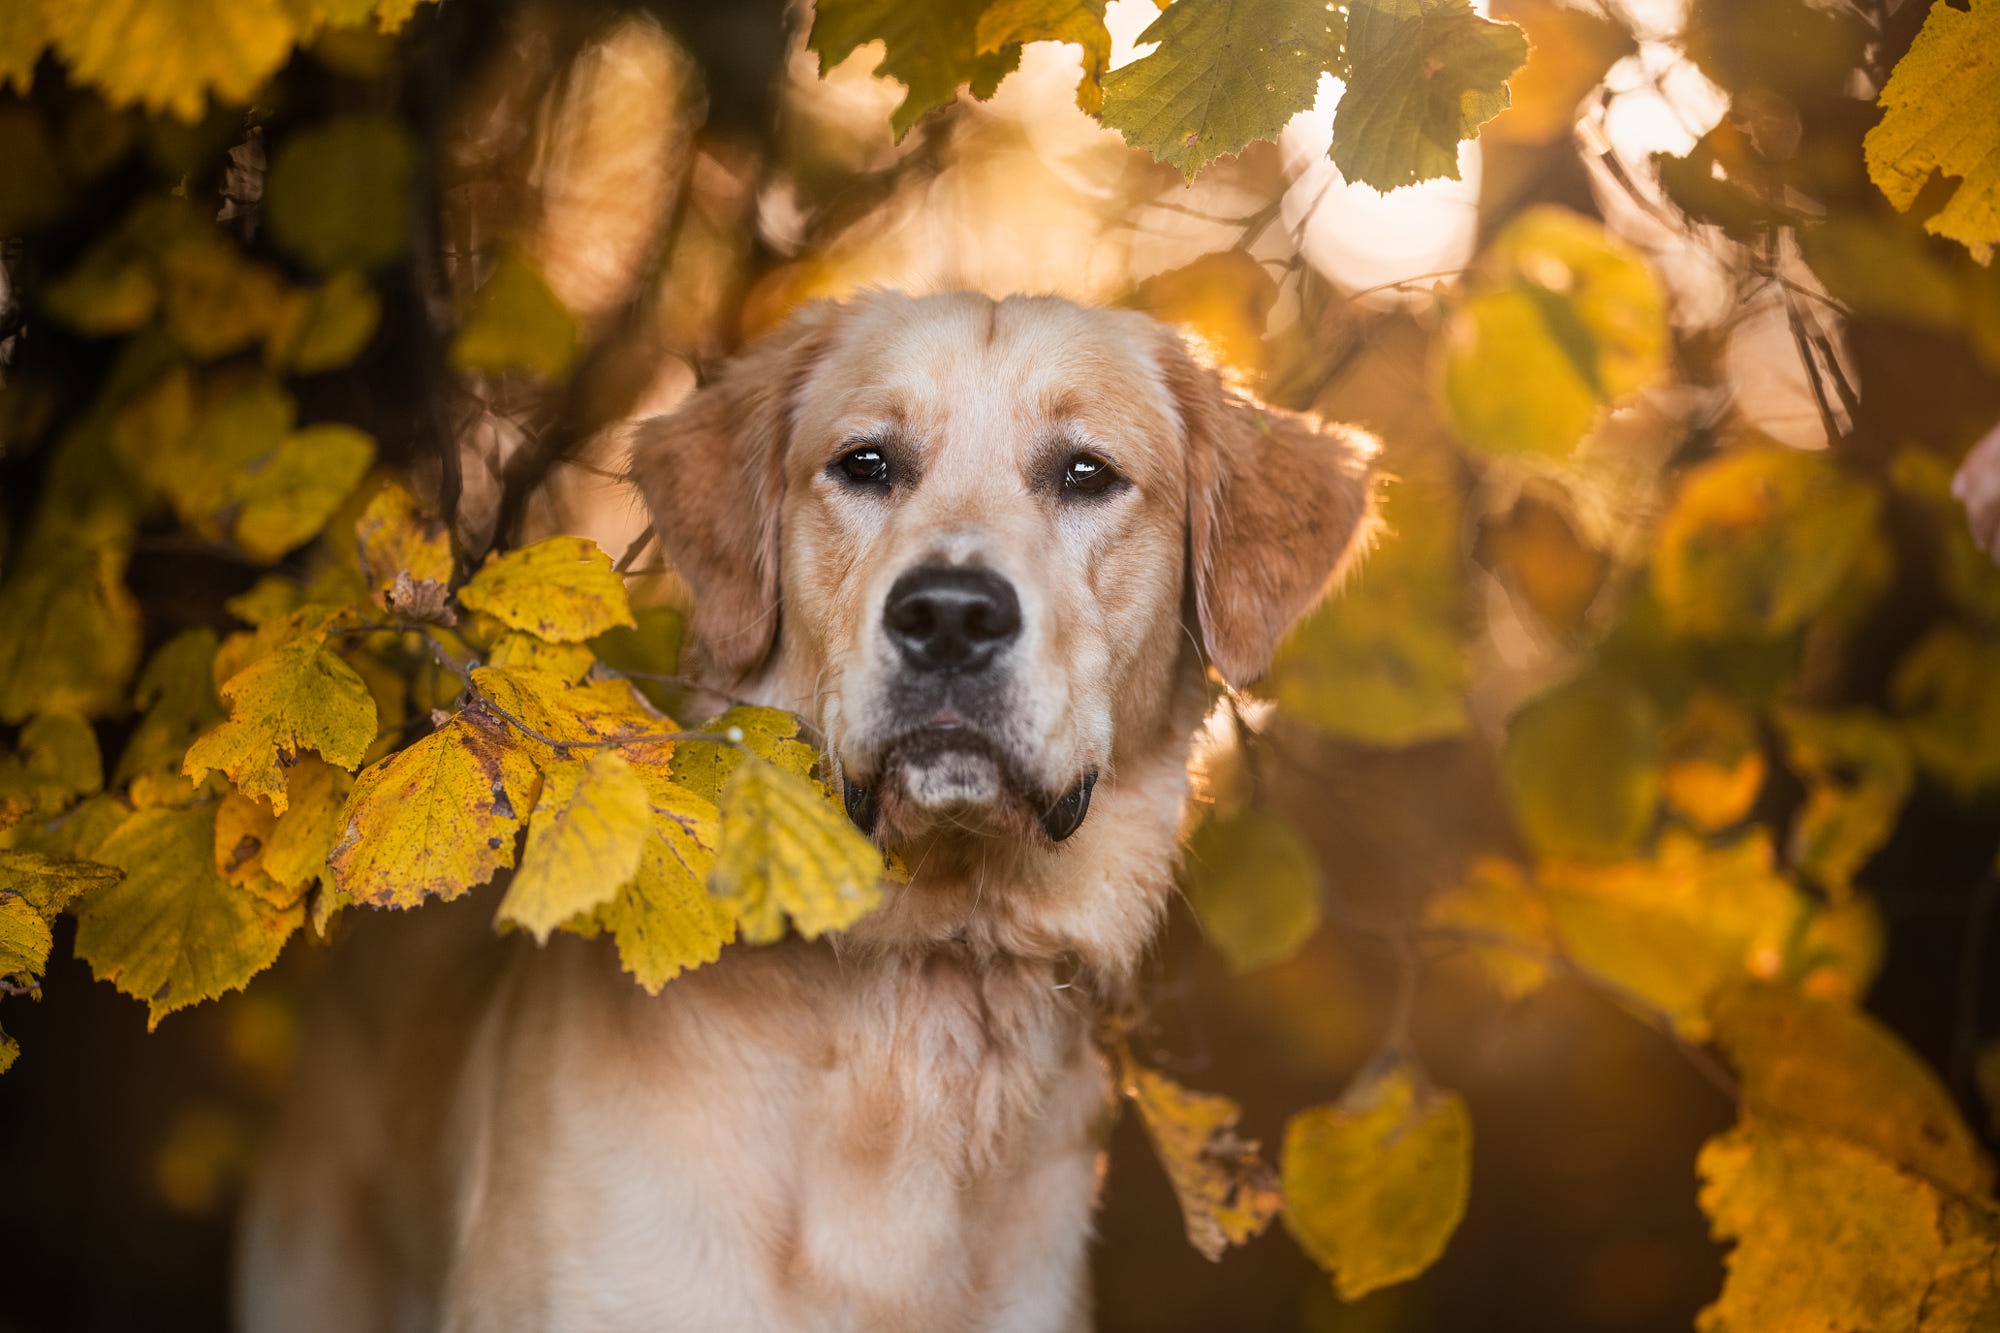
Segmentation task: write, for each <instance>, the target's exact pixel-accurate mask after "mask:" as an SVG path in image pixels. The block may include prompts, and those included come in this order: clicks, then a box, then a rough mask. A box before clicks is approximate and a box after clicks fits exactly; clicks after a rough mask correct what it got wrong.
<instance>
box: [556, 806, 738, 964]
mask: <svg viewBox="0 0 2000 1333" xmlns="http://www.w3.org/2000/svg"><path fill="white" fill-rule="evenodd" d="M639 778H640V781H641V782H643V783H644V784H645V787H646V796H647V801H648V805H649V808H650V811H651V817H652V830H651V833H650V835H649V836H648V837H647V838H646V840H645V843H644V845H643V848H642V850H641V853H640V857H639V871H638V873H637V874H636V875H634V876H633V877H632V880H631V882H630V883H628V884H626V885H625V886H624V887H623V888H621V889H620V890H618V892H617V893H616V894H615V895H613V896H612V898H611V900H610V901H609V902H607V903H605V904H604V905H603V906H601V907H599V908H598V909H597V911H596V912H595V913H594V914H593V916H592V924H594V925H595V926H597V927H600V928H602V929H604V930H607V931H609V932H610V933H611V936H612V938H613V939H614V940H616V941H617V944H618V958H619V961H620V962H622V963H623V964H624V965H625V970H626V971H627V972H630V973H631V974H632V976H633V977H634V978H635V979H636V980H637V981H638V983H639V984H640V985H641V986H643V987H645V988H646V991H647V993H648V994H653V995H657V994H658V993H659V991H660V987H662V986H664V985H665V984H666V983H667V982H669V981H671V980H672V979H673V978H674V977H676V976H678V975H680V973H681V972H682V971H684V970H685V969H687V968H691V967H700V966H701V965H702V964H704V963H712V962H714V961H715V960H716V959H717V958H719V957H720V956H721V955H722V946H723V945H725V944H727V943H728V942H729V941H730V940H732V939H734V938H735V937H736V914H735V912H733V911H732V910H731V909H730V907H729V905H728V904H726V903H724V902H722V901H721V900H720V899H718V898H716V897H715V895H713V894H711V893H710V892H709V891H708V879H709V874H710V872H711V871H712V870H713V869H714V866H715V848H716V845H717V844H718V843H719V842H720V840H721V826H720V821H721V814H720V812H719V811H717V810H716V808H715V806H714V804H713V803H712V802H710V801H707V800H705V799H703V798H702V797H700V796H697V795H695V794H694V793H693V792H691V791H689V790H687V789H686V788H685V787H681V786H678V785H676V784H675V783H672V782H669V781H667V780H666V778H665V776H664V775H663V774H661V773H660V772H659V771H658V770H657V769H654V768H650V767H641V768H640V770H639Z"/></svg>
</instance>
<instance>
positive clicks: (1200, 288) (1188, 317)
mask: <svg viewBox="0 0 2000 1333" xmlns="http://www.w3.org/2000/svg"><path fill="white" fill-rule="evenodd" d="M1277 300H1278V284H1277V282H1276V281H1275V280H1274V279H1273V278H1272V277H1271V274H1270V272H1269V270H1267V269H1266V268H1265V267H1264V265H1262V264H1260V263H1258V262H1257V261H1256V260H1255V259H1253V258H1251V257H1250V256H1249V255H1248V254H1246V253H1244V252H1243V251H1241V250H1222V251H1218V252H1217V253H1215V254H1209V255H1203V256H1202V257H1201V258H1199V259H1197V260H1195V261H1194V262H1193V263H1190V264H1183V265H1182V266H1181V267H1179V268H1175V269H1168V270H1167V271H1166V272H1164V273H1155V274H1154V275H1153V276H1152V277H1150V278H1147V279H1146V280H1145V281H1144V282H1142V283H1140V284H1139V286H1138V288H1137V289H1136V290H1135V291H1134V292H1133V293H1132V300H1131V303H1132V305H1133V306H1135V307H1136V308H1138V309H1140V310H1144V311H1146V312H1147V313H1148V314H1150V315H1152V316H1153V318H1155V319H1158V320H1163V321H1165V322H1166V323H1169V324H1174V325H1177V326H1179V327H1180V328H1182V329H1183V330H1186V331H1188V332H1190V333H1192V334H1193V335H1194V336H1195V337H1196V338H1198V339H1200V341H1201V344H1202V346H1203V347H1204V348H1206V349H1208V350H1211V351H1213V352H1214V353H1215V355H1216V356H1218V357H1219V358H1220V359H1221V360H1222V361H1223V362H1224V363H1226V364H1228V365H1231V366H1236V367H1240V368H1242V369H1245V370H1251V371H1255V370H1257V369H1259V368H1260V367H1262V366H1263V364H1264V328H1265V325H1266V323H1267V322H1268V321H1269V319H1270V316H1271V307H1272V306H1273V305H1275V304H1276V303H1277Z"/></svg>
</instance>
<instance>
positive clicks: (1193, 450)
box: [1161, 335, 1376, 688]
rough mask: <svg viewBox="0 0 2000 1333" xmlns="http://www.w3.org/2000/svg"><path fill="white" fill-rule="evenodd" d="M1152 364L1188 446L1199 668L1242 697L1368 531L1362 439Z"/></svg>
mask: <svg viewBox="0 0 2000 1333" xmlns="http://www.w3.org/2000/svg"><path fill="white" fill-rule="evenodd" d="M1168 343H1169V345H1168V346H1167V348H1166V349H1165V351H1164V352H1163V354H1162V358H1161V359H1162V364H1163V366H1164V369H1165V372H1166V378H1167V385H1168V388H1169V389H1170V390H1171V391H1172V393H1173V395H1174V398H1175V400H1176V401H1177V402H1178V403H1179V405H1180V410H1181V419H1182V421H1183V422H1184V423H1185V426H1186V430H1187V443H1188V468H1187V476H1188V507H1187V521H1188V555H1189V571H1188V577H1189V578H1190V579H1191V580H1192V581H1193V583H1194V602H1195V611H1196V614H1197V616H1198V617H1199V618H1200V621H1201V640H1202V644H1203V646H1204V647H1205V648H1206V649H1207V651H1208V659H1209V661H1210V662H1211V663H1213V664H1214V666H1215V669H1216V670H1217V671H1218V672H1220V673H1221V674H1222V678H1223V679H1224V680H1226V681H1228V682H1229V684H1230V685H1232V686H1235V687H1238V688H1241V687H1242V686H1245V685H1248V684H1249V683H1250V682H1252V681H1254V680H1256V679H1257V678H1258V677H1259V676H1262V675H1263V674H1264V672H1265V671H1266V670H1267V669H1269V667H1270V665H1271V654H1272V653H1273V652H1274V651H1276V649H1277V646H1278V640H1279V639H1280V638H1282V637H1283V636H1284V633H1285V631H1286V630H1288V629H1290V628H1291V627H1292V625H1293V623H1294V622H1296V621H1297V620H1298V619H1299V618H1300V617H1301V616H1303V615H1304V614H1305V613H1306V612H1307V611H1309V610H1310V609H1312V607H1313V605H1314V604H1315V603H1317V602H1318V601H1319V599H1320V597H1321V596H1322V595H1323V594H1324V593H1325V592H1326V590H1327V589H1328V588H1329V587H1330V586H1331V585H1332V584H1333V582H1334V581H1335V580H1336V579H1337V578H1338V577H1339V576H1340V574H1341V573H1342V571H1343V569H1344V568H1345V566H1346V565H1347V563H1348V561H1349V559H1350V557H1351V556H1352V555H1354V554H1355V553H1356V552H1358V551H1359V550H1361V549H1362V548H1364V547H1365V546H1366V545H1367V544H1368V540H1369V538H1370V537H1371V536H1372V534H1373V530H1374V526H1375V520H1374V505H1373V499H1372V493H1371V489H1370V486H1369V465H1370V463H1371V461H1372V460H1373V458H1374V456H1375V451H1376V443H1375V440H1374V438H1373V437H1372V436H1370V435H1368V434H1367V433H1366V432H1364V431H1360V430H1356V429H1355V428H1353V427H1351V426H1322V425H1320V424H1318V423H1317V422H1315V421H1313V420H1312V419H1311V418H1308V417H1304V416H1300V415H1298V414H1296V413H1292V412H1282V411H1279V410H1277V409H1275V408H1269V407H1262V406H1259V405H1257V404H1255V403H1252V402H1250V401H1248V400H1247V399H1244V398H1242V397H1240V396H1239V395H1237V394H1236V393H1234V392H1232V391H1231V390H1229V389H1228V388H1227V387H1226V386H1225V385H1224V384H1223V383H1222V379H1221V377H1220V376H1218V375H1217V374H1216V373H1215V372H1214V371H1213V370H1209V369H1207V368H1206V367H1203V366H1199V365H1197V364H1196V363H1195V362H1194V360H1193V359H1192V358H1191V357H1190V356H1189V355H1188V354H1187V351H1186V349H1185V348H1183V347H1182V346H1181V343H1180V340H1179V339H1178V338H1175V337H1172V336H1171V335H1170V336H1169V338H1168Z"/></svg>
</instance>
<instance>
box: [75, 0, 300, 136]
mask: <svg viewBox="0 0 2000 1333" xmlns="http://www.w3.org/2000/svg"><path fill="white" fill-rule="evenodd" d="M42 15H43V22H44V23H45V24H46V25H47V29H48V35H49V38H50V40H51V41H52V42H54V44H55V48H56V54H58V55H60V56H61V57H62V58H63V61H64V63H65V64H67V65H68V66H69V72H70V76H71V77H72V78H74V79H75V80H76V81H77V82H79V83H84V84H90V85H93V86H95V87H96V88H97V89H99V90H100V91H101V92H103V94H104V95H105V97H106V98H107V99H109V100H110V102H111V103H112V104H113V105H114V106H122V105H125V104H127V103H132V102H136V103H138V104H139V105H141V106H143V107H144V108H145V109H146V110H148V111H152V112H160V111H167V112H171V113H172V114H174V115H175V116H178V117H179V118H180V119H182V120H185V121H193V120H198V119H199V118H200V117H201V114H202V111H203V109H204V107H205V105H206V103H207V100H208V95H209V94H210V93H213V94H214V95H215V97H216V99H217V100H219V101H223V102H247V101H249V100H250V98H251V95H252V94H254V93H255V92H256V91H257V89H258V87H259V86H260V85H262V84H263V82H264V80H266V79H268V78H270V77H271V75H273V74H275V73H277V72H278V68H279V66H281V65H283V64H284V63H285V58H286V57H287V56H289V55H290V54H291V51H292V41H293V39H294V37H295V36H296V35H297V29H296V28H295V26H294V25H293V22H292V18H291V15H290V14H288V13H287V12H286V9H285V6H284V4H283V3H282V0H230V3H228V4H221V5H218V4H212V3H209V0H94V2H93V3H90V4H80V3H63V2H61V0H45V3H43V5H42Z"/></svg>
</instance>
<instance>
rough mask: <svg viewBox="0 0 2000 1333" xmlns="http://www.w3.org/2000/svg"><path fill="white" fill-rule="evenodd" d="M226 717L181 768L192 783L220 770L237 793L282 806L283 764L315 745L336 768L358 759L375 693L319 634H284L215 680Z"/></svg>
mask: <svg viewBox="0 0 2000 1333" xmlns="http://www.w3.org/2000/svg"><path fill="white" fill-rule="evenodd" d="M221 693H222V699H223V702H224V703H226V704H228V705H229V720H228V721H226V722H224V723H222V725H220V726H218V727H216V728H215V729H214V730H213V731H210V732H208V733H207V734H206V735H204V736H202V737H201V739H199V740H197V741H196V742H195V743H194V744H193V745H191V746H189V747H188V752H187V759H186V760H185V762H184V763H183V764H182V771H183V772H185V773H186V774H187V776H188V777H190V778H191V779H193V780H194V781H196V782H199V781H201V779H202V777H203V775H205V774H206V773H207V772H208V771H209V770H210V769H218V768H219V769H221V770H222V771H223V772H224V773H227V774H228V775H229V780H230V781H231V782H232V783H234V784H235V786H236V789H237V790H238V791H240V792H242V793H243V794H244V795H245V796H264V797H268V798H270V801H271V807H272V809H273V810H274V811H276V812H277V813H278V814H283V813H284V812H285V804H286V792H285V786H286V770H287V769H289V768H290V766H291V764H292V763H293V761H294V760H295V759H297V758H298V756H299V755H301V754H303V753H304V752H305V751H307V750H317V751H318V752H319V754H320V755H321V757H323V758H324V759H326V760H327V762H329V763H332V764H338V765H339V766H341V767H342V768H348V769H351V768H353V767H354V766H355V765H357V764H359V763H360V762H361V760H362V758H363V756H365V755H366V754H367V753H368V747H369V746H370V745H372V744H373V743H374V741H375V699H374V697H373V696H372V695H371V694H369V692H368V686H367V685H366V684H365V683H363V681H362V679H361V677H360V676H358V675H356V674H355V672H354V668H353V667H351V666H349V665H348V664H347V663H346V662H344V661H342V660H341V659H340V658H339V656H337V655H336V654H334V653H333V652H331V651H330V650H329V649H328V648H327V647H326V645H325V644H323V643H322V642H320V638H319V637H317V636H313V635H305V636H302V637H299V638H295V639H292V640H291V641H290V642H288V643H285V644H284V645H283V646H282V647H280V648H278V649H277V650H276V651H275V652H271V653H269V654H267V655H265V656H262V657H259V658H257V659H256V660H255V661H253V662H251V663H250V664H249V665H248V666H245V667H244V668H243V669H242V670H240V671H238V672H237V673H236V674H235V675H233V676H231V677H230V678H229V679H228V680H227V681H225V682H224V683H223V686H222V691H221Z"/></svg>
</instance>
